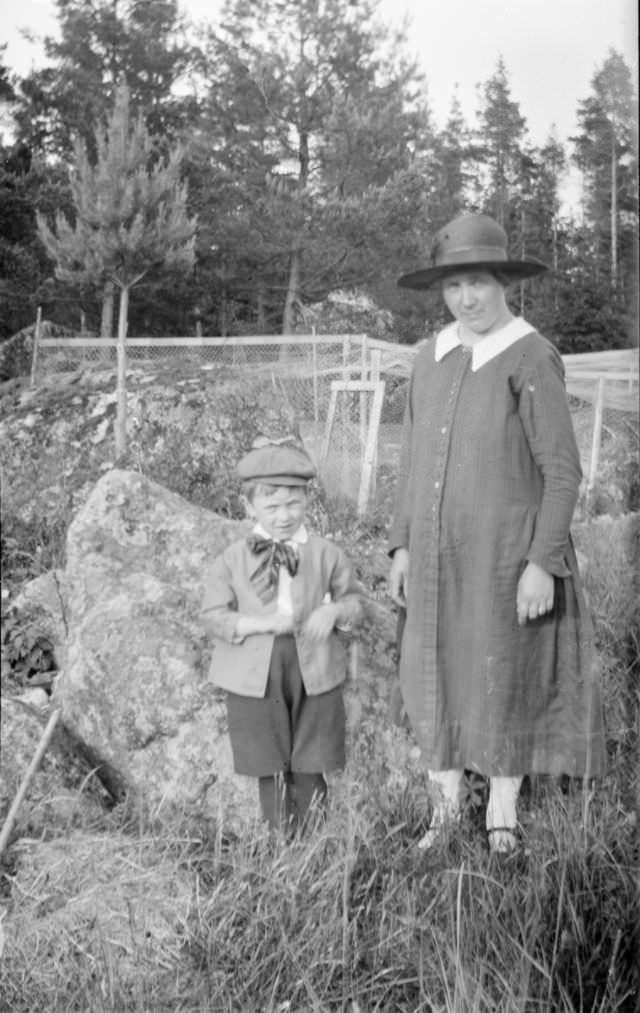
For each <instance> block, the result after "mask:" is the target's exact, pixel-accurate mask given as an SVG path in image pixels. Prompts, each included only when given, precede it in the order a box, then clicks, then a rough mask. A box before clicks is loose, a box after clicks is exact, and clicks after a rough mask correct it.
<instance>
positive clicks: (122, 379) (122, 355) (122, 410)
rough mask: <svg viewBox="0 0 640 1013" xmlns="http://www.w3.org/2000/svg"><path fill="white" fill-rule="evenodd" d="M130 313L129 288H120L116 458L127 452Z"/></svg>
mask: <svg viewBox="0 0 640 1013" xmlns="http://www.w3.org/2000/svg"><path fill="white" fill-rule="evenodd" d="M128 313H129V288H128V286H123V287H122V288H121V289H120V312H119V314H118V349H117V351H118V372H117V375H118V379H117V404H116V432H115V437H116V460H118V459H119V458H121V457H123V455H124V454H126V452H127V318H128Z"/></svg>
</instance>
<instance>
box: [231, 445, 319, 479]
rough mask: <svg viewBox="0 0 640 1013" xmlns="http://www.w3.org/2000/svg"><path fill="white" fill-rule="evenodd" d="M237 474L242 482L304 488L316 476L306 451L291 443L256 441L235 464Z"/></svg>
mask: <svg viewBox="0 0 640 1013" xmlns="http://www.w3.org/2000/svg"><path fill="white" fill-rule="evenodd" d="M256 444H258V445H257V446H256ZM237 472H238V476H239V478H241V479H242V481H243V482H248V481H254V482H261V483H263V484H264V485H306V484H307V482H309V481H310V480H311V479H312V478H314V477H315V474H316V469H315V468H314V466H313V462H312V460H311V458H310V457H309V455H308V454H307V452H306V450H304V448H303V447H301V446H299V445H298V444H296V443H295V442H293V440H289V439H286V440H273V441H271V440H267V439H264V438H259V440H256V442H255V443H254V445H253V448H252V449H251V450H250V451H249V453H248V454H245V455H244V457H243V458H241V460H240V461H238V466H237Z"/></svg>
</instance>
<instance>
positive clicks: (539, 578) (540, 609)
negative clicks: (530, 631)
mask: <svg viewBox="0 0 640 1013" xmlns="http://www.w3.org/2000/svg"><path fill="white" fill-rule="evenodd" d="M553 592H554V588H553V577H552V575H551V574H550V573H547V571H546V570H543V569H542V567H541V566H538V564H537V563H527V566H526V568H525V571H524V573H523V574H522V576H521V578H520V580H519V581H518V593H517V597H516V609H517V612H518V623H519V625H520V626H524V624H525V623H526V621H527V619H539V618H540V617H541V616H544V615H546V614H547V612H551V610H552V608H553Z"/></svg>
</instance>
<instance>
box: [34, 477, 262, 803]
mask: <svg viewBox="0 0 640 1013" xmlns="http://www.w3.org/2000/svg"><path fill="white" fill-rule="evenodd" d="M243 531H246V525H244V524H243V523H241V522H237V521H230V520H227V519H225V518H222V517H220V516H218V515H216V514H214V513H212V512H210V511H207V510H204V509H201V508H199V507H195V506H192V505H191V504H189V503H187V502H186V501H185V500H183V499H182V498H181V497H180V496H177V495H175V494H174V493H171V492H169V491H168V490H166V489H164V488H163V487H161V486H158V485H156V484H155V483H153V482H150V481H148V480H147V479H145V478H144V477H143V476H142V475H140V474H138V473H133V472H125V471H118V470H114V471H110V472H108V473H107V474H106V475H105V476H104V477H103V478H102V479H101V480H100V481H99V482H98V483H97V485H96V486H95V488H94V490H93V492H92V493H91V495H90V496H89V499H88V501H87V502H86V504H85V506H84V507H83V508H82V509H81V510H80V512H79V513H78V515H77V516H76V517H75V519H74V520H73V522H72V524H71V526H70V528H69V533H68V540H67V567H66V574H65V584H66V591H67V601H66V612H67V623H68V639H67V645H66V647H67V663H66V667H65V669H64V671H63V672H62V673H61V675H60V676H59V677H58V679H57V680H56V687H55V690H54V699H55V701H56V702H57V703H58V704H59V705H60V706H61V708H62V717H63V721H64V724H65V726H66V727H67V728H68V729H69V730H70V731H71V732H72V733H73V735H74V736H75V737H76V738H77V739H79V740H80V742H81V744H82V746H83V748H84V750H85V751H86V752H87V753H88V754H89V755H90V756H91V757H93V759H94V762H95V763H96V764H98V765H99V766H100V773H101V776H102V778H103V780H104V782H105V783H106V784H107V785H108V786H109V787H110V789H111V790H112V792H113V793H114V794H116V795H118V794H120V793H123V792H127V791H129V792H131V791H133V793H134V794H135V795H137V796H139V797H140V798H141V799H144V800H145V801H146V803H147V804H148V805H149V807H150V808H152V809H154V810H155V811H157V810H158V808H159V807H160V806H162V805H168V806H171V805H176V806H179V807H180V808H183V809H184V808H185V807H186V808H189V807H191V806H197V807H198V808H199V809H202V808H204V809H205V810H206V811H209V812H212V813H216V812H219V811H220V809H221V807H222V808H224V809H225V811H226V812H227V815H229V817H230V818H231V816H232V815H233V814H235V815H236V816H237V817H238V818H241V819H245V818H246V817H247V816H248V815H250V814H253V812H254V809H255V798H254V795H255V792H254V786H253V784H252V783H251V782H250V781H249V780H248V779H245V778H239V777H236V775H235V774H234V773H233V768H232V758H231V751H230V746H229V741H228V737H227V735H226V713H225V706H224V699H223V696H222V695H221V694H220V692H219V691H218V690H216V689H215V687H214V686H213V685H212V683H211V681H210V679H209V678H208V669H209V659H210V652H209V650H208V648H207V644H206V641H205V639H204V637H203V631H202V628H201V626H200V623H199V609H200V602H201V597H202V587H203V574H204V573H205V571H206V568H207V566H208V564H209V563H210V562H211V561H212V560H213V558H214V557H215V556H217V555H218V554H219V553H220V552H221V551H222V550H223V549H224V548H225V546H226V545H227V544H228V543H229V542H230V541H231V540H233V539H235V538H237V537H239V535H240V534H241V533H242V532H243Z"/></svg>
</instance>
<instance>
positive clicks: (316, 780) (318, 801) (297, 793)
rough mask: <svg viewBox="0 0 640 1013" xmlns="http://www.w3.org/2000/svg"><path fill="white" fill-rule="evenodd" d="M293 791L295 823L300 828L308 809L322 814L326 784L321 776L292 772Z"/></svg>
mask: <svg viewBox="0 0 640 1013" xmlns="http://www.w3.org/2000/svg"><path fill="white" fill-rule="evenodd" d="M292 778H293V790H294V799H295V807H296V822H297V825H298V826H299V827H300V828H302V827H303V826H304V822H305V819H306V817H307V814H308V813H309V809H310V808H312V807H313V808H314V809H316V810H317V811H318V812H320V813H322V814H324V811H325V809H326V804H327V782H326V781H325V779H324V775H323V774H301V773H300V772H299V771H294V773H293V774H292Z"/></svg>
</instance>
